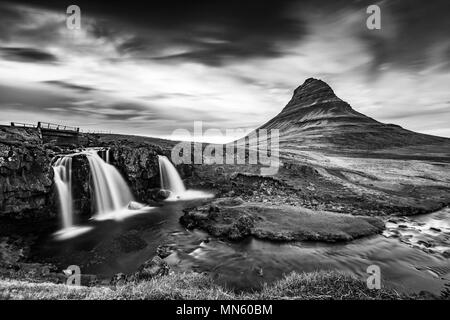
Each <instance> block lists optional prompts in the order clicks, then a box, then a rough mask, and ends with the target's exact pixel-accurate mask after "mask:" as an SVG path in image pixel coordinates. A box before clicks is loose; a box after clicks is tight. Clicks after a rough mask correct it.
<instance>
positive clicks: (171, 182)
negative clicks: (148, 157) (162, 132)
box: [158, 156, 186, 196]
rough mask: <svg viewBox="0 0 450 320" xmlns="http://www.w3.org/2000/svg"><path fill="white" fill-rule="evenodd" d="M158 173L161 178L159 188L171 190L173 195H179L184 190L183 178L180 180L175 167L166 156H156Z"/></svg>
mask: <svg viewBox="0 0 450 320" xmlns="http://www.w3.org/2000/svg"><path fill="white" fill-rule="evenodd" d="M158 162H159V175H160V180H161V188H162V189H165V190H169V191H171V192H172V193H173V194H174V195H178V196H179V195H181V194H182V193H184V192H186V188H185V187H184V183H183V180H181V177H180V175H179V174H178V171H177V169H176V168H175V167H174V166H173V164H172V163H171V162H170V161H169V159H167V157H166V156H158Z"/></svg>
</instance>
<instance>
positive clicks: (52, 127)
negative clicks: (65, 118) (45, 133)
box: [38, 122, 80, 132]
mask: <svg viewBox="0 0 450 320" xmlns="http://www.w3.org/2000/svg"><path fill="white" fill-rule="evenodd" d="M38 128H41V129H50V130H64V131H75V132H80V128H77V127H71V126H64V125H61V124H55V123H49V122H38Z"/></svg>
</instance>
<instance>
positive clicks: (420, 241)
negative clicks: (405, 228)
mask: <svg viewBox="0 0 450 320" xmlns="http://www.w3.org/2000/svg"><path fill="white" fill-rule="evenodd" d="M417 244H419V245H423V246H424V247H426V248H430V247H432V246H433V245H432V244H431V243H429V242H428V241H425V240H419V241H417Z"/></svg>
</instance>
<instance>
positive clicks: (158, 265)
mask: <svg viewBox="0 0 450 320" xmlns="http://www.w3.org/2000/svg"><path fill="white" fill-rule="evenodd" d="M169 271H170V267H169V265H168V264H167V262H165V261H164V260H163V259H161V258H160V257H159V256H155V257H153V258H152V259H150V260H147V261H146V262H144V264H143V265H141V266H140V267H139V269H138V271H137V272H136V273H135V274H134V277H135V279H137V280H150V279H154V278H157V277H162V276H165V275H168V274H169Z"/></svg>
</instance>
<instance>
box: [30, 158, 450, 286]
mask: <svg viewBox="0 0 450 320" xmlns="http://www.w3.org/2000/svg"><path fill="white" fill-rule="evenodd" d="M82 154H85V155H86V156H87V157H88V160H89V164H90V168H91V175H92V177H93V182H94V190H95V199H96V206H97V214H96V218H97V219H95V220H89V221H87V222H85V223H84V226H83V227H78V228H82V232H79V229H77V227H75V226H74V225H73V212H72V209H71V208H72V206H71V201H72V200H71V181H70V180H71V178H70V176H71V174H70V171H71V158H70V156H66V157H62V158H60V159H58V160H57V161H56V163H55V166H54V170H55V183H56V186H57V189H58V194H59V197H60V200H61V213H62V220H63V230H72V229H73V228H75V231H76V232H72V233H75V235H78V237H75V238H72V239H67V238H69V237H68V236H67V237H60V238H59V240H60V241H55V239H54V237H53V236H52V235H41V238H40V240H39V241H38V242H37V243H36V245H35V247H34V248H33V250H32V254H33V256H34V258H35V259H36V260H37V261H47V262H51V263H55V264H57V265H58V266H60V267H62V268H65V267H67V266H69V265H78V266H80V267H81V270H82V272H83V273H85V274H96V275H98V276H99V277H100V278H104V279H109V278H110V277H111V276H112V275H114V274H116V273H121V272H122V273H127V274H129V273H133V272H134V271H136V270H137V269H138V267H139V266H140V265H141V264H142V263H144V262H145V261H146V260H148V259H150V258H152V257H153V256H154V255H155V254H156V249H157V248H158V246H159V245H168V246H170V247H171V248H173V250H172V254H171V255H170V256H169V257H167V258H166V260H167V261H168V262H169V263H170V264H171V266H172V268H174V269H179V270H185V271H187V270H197V271H202V272H207V273H209V274H211V275H212V277H213V278H214V279H215V281H217V282H218V283H221V284H224V285H226V286H228V287H232V288H235V289H239V290H252V289H256V288H259V287H260V286H262V285H263V283H265V282H272V281H275V280H277V279H280V278H281V277H282V276H283V275H285V274H288V273H290V272H292V271H297V272H310V271H316V270H340V271H345V272H350V273H352V274H354V275H356V276H357V277H359V278H361V279H367V277H368V274H367V273H366V270H367V267H369V266H370V265H377V266H379V267H380V269H381V276H382V281H383V283H384V284H385V285H389V286H390V287H393V288H395V289H397V290H398V291H400V292H419V291H421V290H427V291H430V292H432V293H435V294H439V293H440V292H441V291H442V290H443V289H445V288H447V290H450V262H449V258H445V257H444V256H445V252H450V209H444V210H441V211H439V212H436V213H433V214H429V215H423V216H418V217H412V218H405V217H402V218H397V219H393V218H392V219H390V220H389V221H387V230H386V232H384V234H383V235H376V236H372V237H368V238H364V239H359V240H356V241H352V242H350V243H338V244H325V243H318V242H294V243H272V242H268V241H260V240H256V239H253V238H248V239H246V240H245V241H242V242H239V243H231V242H225V241H221V240H218V239H214V238H211V239H210V238H209V236H208V235H207V234H206V233H204V232H202V231H188V230H186V229H184V228H183V227H182V226H181V225H180V223H179V218H180V216H181V215H182V214H183V211H182V210H183V209H184V208H186V207H192V206H195V205H199V204H201V203H202V202H203V201H204V200H201V199H196V200H190V201H174V200H184V199H186V198H187V199H192V198H194V199H195V198H202V196H203V197H206V196H210V195H209V194H207V193H204V192H201V191H190V190H186V189H185V187H184V184H183V182H182V180H181V178H180V176H179V175H178V172H177V171H176V169H175V167H174V166H173V165H172V163H171V162H170V161H169V160H168V159H167V158H166V157H163V156H160V157H159V164H160V170H161V171H160V173H161V186H162V188H164V189H167V190H170V191H171V197H170V198H169V200H172V201H168V202H165V203H164V205H163V206H162V207H157V208H148V207H139V209H138V210H129V209H128V208H127V207H128V204H129V203H130V202H131V201H132V200H133V198H132V195H131V192H130V190H129V189H128V186H127V185H126V183H125V181H124V180H123V178H122V177H121V176H120V174H119V172H118V171H117V170H116V169H115V168H114V166H112V165H109V164H108V163H106V162H105V161H104V160H103V159H102V158H101V157H100V156H99V155H98V153H97V150H95V149H92V150H86V151H83V152H82ZM104 158H105V160H107V159H109V156H108V153H106V154H105V156H104ZM136 213H139V215H136ZM118 217H120V219H118ZM111 218H113V219H112V220H111ZM125 218H127V219H125ZM61 240H63V241H61Z"/></svg>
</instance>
